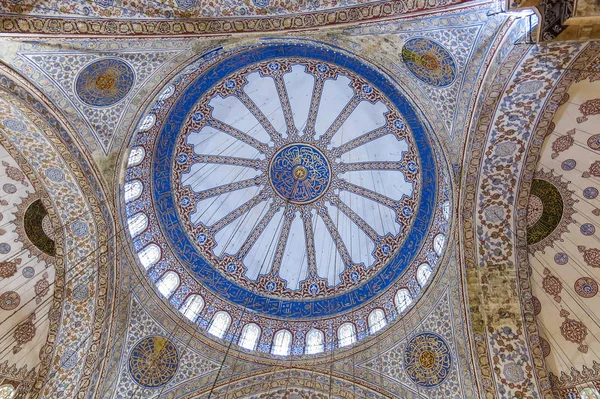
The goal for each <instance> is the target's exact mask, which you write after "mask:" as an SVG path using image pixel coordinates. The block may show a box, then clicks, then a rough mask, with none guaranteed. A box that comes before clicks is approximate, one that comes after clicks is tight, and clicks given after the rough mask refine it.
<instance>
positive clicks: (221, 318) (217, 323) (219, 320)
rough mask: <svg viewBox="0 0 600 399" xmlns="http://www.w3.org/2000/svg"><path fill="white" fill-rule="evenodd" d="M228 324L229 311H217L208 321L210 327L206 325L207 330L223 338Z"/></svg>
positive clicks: (229, 319)
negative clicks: (209, 321)
mask: <svg viewBox="0 0 600 399" xmlns="http://www.w3.org/2000/svg"><path fill="white" fill-rule="evenodd" d="M230 324H231V316H229V313H227V312H217V313H215V317H213V320H212V322H211V323H210V327H208V332H209V334H212V335H214V336H215V337H217V338H223V337H224V336H225V333H226V332H227V329H228V328H229V325H230Z"/></svg>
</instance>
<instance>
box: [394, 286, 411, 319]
mask: <svg viewBox="0 0 600 399" xmlns="http://www.w3.org/2000/svg"><path fill="white" fill-rule="evenodd" d="M394 302H396V309H398V313H402V312H404V311H405V310H406V308H408V307H409V306H410V304H411V303H412V298H411V296H410V293H409V292H408V290H407V289H405V288H402V289H400V290H398V292H396V297H395V298H394Z"/></svg>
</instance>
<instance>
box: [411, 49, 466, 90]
mask: <svg viewBox="0 0 600 399" xmlns="http://www.w3.org/2000/svg"><path fill="white" fill-rule="evenodd" d="M402 59H403V60H404V62H405V63H406V66H407V67H408V69H409V70H410V71H411V72H412V73H413V74H414V75H415V76H416V77H417V78H419V79H421V80H422V81H423V82H425V83H427V84H430V85H432V86H448V85H450V84H451V83H452V82H453V81H454V79H455V77H456V63H455V62H454V60H453V59H452V56H451V55H450V53H449V52H448V50H446V49H445V48H444V47H442V46H441V45H439V44H438V43H436V42H434V41H433V40H429V39H425V38H414V39H410V40H409V41H407V42H406V43H404V47H402Z"/></svg>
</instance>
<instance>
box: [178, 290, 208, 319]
mask: <svg viewBox="0 0 600 399" xmlns="http://www.w3.org/2000/svg"><path fill="white" fill-rule="evenodd" d="M203 308H204V300H203V299H202V297H201V296H200V295H191V296H190V297H188V299H187V300H186V301H185V302H184V304H183V306H182V307H181V313H183V315H184V316H185V317H187V318H188V319H190V320H191V321H195V320H196V318H197V317H198V315H199V314H200V312H201V311H202V309H203Z"/></svg>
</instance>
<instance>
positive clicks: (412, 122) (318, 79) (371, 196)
mask: <svg viewBox="0 0 600 399" xmlns="http://www.w3.org/2000/svg"><path fill="white" fill-rule="evenodd" d="M421 45H422V46H423V44H421ZM425 45H426V44H425ZM430 46H431V45H430ZM444 55H446V57H450V56H449V54H442V56H444ZM442 56H437V55H436V57H432V59H431V60H425V58H424V57H423V56H422V55H421V54H420V53H418V52H413V55H412V59H413V60H414V61H415V62H416V63H418V62H419V61H420V60H421V61H422V64H423V65H425V68H423V70H424V71H425V72H422V71H420V72H421V73H424V74H427V73H428V72H427V71H430V72H429V74H430V75H431V76H427V77H431V78H432V79H440V78H441V79H445V80H448V79H451V78H452V76H447V74H445V75H444V76H441V77H439V76H434V75H433V74H434V73H438V72H439V68H427V65H431V63H432V62H438V58H439V62H441V63H445V64H447V65H451V63H452V59H451V58H448V59H444V58H443V57H442ZM440 57H441V58H440ZM448 68H450V67H448ZM107 74H108V75H109V74H110V69H108V68H104V67H103V66H101V65H99V66H98V68H97V70H96V71H95V72H94V73H92V74H90V79H96V82H97V79H99V78H101V77H104V78H103V80H107V78H106V75H107ZM120 82H121V81H120V80H119V79H118V78H116V80H115V85H118V84H126V81H125V80H123V81H122V82H123V83H120ZM426 126H427V124H426V122H425V121H424V120H423V117H422V116H421V114H420V113H419V111H418V110H416V109H415V108H414V105H413V104H412V102H411V101H410V100H409V99H408V98H407V97H406V96H405V95H404V94H403V92H402V90H401V89H400V87H399V86H398V85H397V84H396V83H395V82H394V81H392V80H391V79H390V78H389V77H388V76H386V75H385V74H384V73H382V72H381V71H380V70H378V69H376V68H374V67H373V66H371V65H369V64H367V63H366V62H365V61H362V60H360V59H359V58H357V57H356V56H354V55H352V54H348V53H346V52H343V51H341V50H338V49H333V48H330V47H327V46H324V45H321V44H318V43H316V42H310V43H309V42H289V41H286V42H280V41H269V42H266V43H264V44H261V45H255V46H248V47H239V48H236V49H234V50H231V51H218V52H212V53H209V54H208V55H205V56H204V57H202V58H201V59H200V60H198V61H196V62H195V63H193V64H192V65H190V66H188V67H187V68H186V69H185V70H184V71H183V72H181V73H180V74H179V75H178V76H177V77H176V78H175V79H174V80H173V81H172V82H171V83H169V84H167V85H166V86H165V87H164V89H163V90H162V91H161V93H160V94H159V95H158V97H157V99H156V102H155V103H154V105H153V107H152V108H151V109H150V110H149V112H147V114H146V115H145V116H144V117H143V118H142V120H141V122H140V124H139V126H138V133H137V135H136V137H135V139H134V141H133V144H132V149H131V152H130V156H129V162H128V163H129V166H128V169H127V172H126V183H125V185H124V189H123V196H124V197H123V199H124V204H125V208H124V210H125V217H126V218H127V223H128V225H129V231H130V233H131V236H132V239H133V247H134V249H135V251H136V252H137V253H138V256H139V259H140V266H141V267H145V268H146V269H148V273H149V275H150V277H151V278H152V279H153V280H154V281H155V282H156V283H157V286H158V290H159V291H160V292H161V293H162V294H163V295H165V296H166V297H167V298H169V301H170V302H171V304H172V305H173V306H176V307H177V308H179V309H180V310H181V311H182V312H183V313H184V314H185V315H186V316H187V317H188V318H190V319H191V320H193V321H195V322H196V323H198V324H199V325H200V326H202V327H204V328H206V329H208V332H209V333H211V334H212V335H216V336H218V337H222V338H225V339H227V340H234V339H237V338H235V335H236V334H235V333H234V331H233V330H234V329H233V328H230V326H231V325H235V326H236V328H237V327H240V328H243V329H244V331H246V330H247V329H248V328H247V327H246V326H249V325H251V326H252V327H251V328H252V331H253V332H252V334H251V335H252V337H253V340H254V341H255V342H253V343H252V344H251V345H248V343H247V342H245V341H244V339H245V338H241V339H240V340H241V341H240V342H238V343H239V344H240V345H242V346H243V347H246V348H248V349H256V350H257V351H259V352H266V353H268V352H273V353H275V354H288V353H292V354H295V355H301V354H303V353H307V350H306V345H308V341H311V339H309V338H308V337H313V339H315V338H314V337H315V335H316V336H317V338H316V340H317V341H318V342H320V343H318V344H317V345H319V346H320V349H319V350H315V351H308V352H310V353H314V352H320V351H323V350H330V349H333V348H335V347H339V346H346V345H348V344H351V343H353V342H354V341H356V340H357V339H361V338H364V337H366V336H368V335H369V333H375V332H377V331H378V330H379V329H380V328H382V327H383V326H384V325H385V324H386V323H387V322H389V321H392V320H394V319H396V318H398V317H399V315H400V314H401V313H402V312H403V311H405V310H406V308H407V307H408V306H409V305H410V304H411V303H414V301H415V300H416V299H417V298H418V297H419V296H420V295H422V294H423V292H424V291H425V290H424V288H426V286H427V281H428V279H429V278H430V275H431V274H432V272H434V271H435V268H436V265H437V263H438V261H439V260H440V259H441V257H442V255H443V251H444V247H445V237H446V234H447V233H448V225H449V221H448V219H449V217H450V202H449V198H448V195H449V189H448V184H449V183H448V176H447V168H446V163H445V162H446V161H445V160H444V159H443V158H441V157H440V155H439V154H441V153H442V152H441V151H440V150H439V147H438V146H439V144H438V143H437V141H436V139H435V137H434V136H433V135H431V134H430V133H429V131H428V128H427V127H426ZM192 308H194V309H195V311H192V310H191V309H192ZM367 316H368V317H367ZM367 318H368V320H369V324H370V326H369V327H372V325H375V328H370V329H365V328H364V327H365V326H363V325H361V323H362V324H364V322H365V320H366V319H367ZM232 320H234V321H236V322H235V323H233V324H232V323H231V322H232ZM217 324H218V325H219V327H218V328H217V327H215V326H216V325H217ZM282 331H284V332H286V334H290V333H291V334H290V335H289V339H288V338H285V339H284V338H281V339H284V341H281V340H280V339H279V338H278V335H281V334H280V333H281V332H282ZM249 334H250V333H249ZM284 335H285V334H284ZM242 337H244V333H242ZM282 342H284V344H285V345H287V346H288V349H287V350H284V351H283V352H279V351H278V349H277V346H278V345H279V346H280V345H281V344H282ZM311 342H312V341H311Z"/></svg>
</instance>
